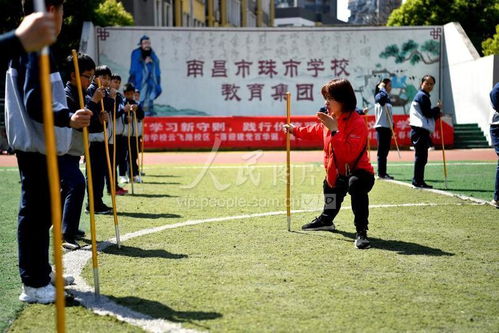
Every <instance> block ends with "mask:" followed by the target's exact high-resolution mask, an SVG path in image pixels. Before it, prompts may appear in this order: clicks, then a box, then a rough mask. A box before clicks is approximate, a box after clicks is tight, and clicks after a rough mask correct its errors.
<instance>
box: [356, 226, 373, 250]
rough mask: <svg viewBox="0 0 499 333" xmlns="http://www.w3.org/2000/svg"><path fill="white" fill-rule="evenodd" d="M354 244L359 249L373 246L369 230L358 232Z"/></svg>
mask: <svg viewBox="0 0 499 333" xmlns="http://www.w3.org/2000/svg"><path fill="white" fill-rule="evenodd" d="M354 245H355V247H356V248H358V249H368V248H370V247H371V243H370V242H369V240H368V239H367V231H365V230H364V231H362V232H358V233H357V235H356V236H355V241H354Z"/></svg>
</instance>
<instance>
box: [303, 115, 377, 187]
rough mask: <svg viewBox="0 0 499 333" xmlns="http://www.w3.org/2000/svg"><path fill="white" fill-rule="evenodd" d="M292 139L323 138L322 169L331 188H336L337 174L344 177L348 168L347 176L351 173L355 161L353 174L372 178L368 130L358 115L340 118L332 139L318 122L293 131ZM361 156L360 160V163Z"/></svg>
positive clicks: (328, 131) (329, 132) (329, 133)
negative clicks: (357, 171)
mask: <svg viewBox="0 0 499 333" xmlns="http://www.w3.org/2000/svg"><path fill="white" fill-rule="evenodd" d="M293 135H294V136H295V137H296V138H299V139H304V140H307V139H317V137H322V140H323V142H324V168H326V180H327V183H328V185H329V186H330V187H334V186H335V185H336V178H337V177H338V172H339V173H340V174H341V175H346V174H347V168H348V169H350V173H351V172H352V171H353V169H352V167H354V165H353V164H355V161H356V160H357V159H358V162H357V165H355V170H358V169H362V170H366V171H368V172H369V173H371V174H374V169H373V167H372V165H371V163H370V162H369V157H368V155H367V126H366V123H365V122H364V119H363V118H362V116H360V115H359V114H358V113H357V112H347V113H344V114H342V115H341V117H340V118H339V119H338V131H337V132H336V134H334V135H332V133H331V131H330V130H329V129H327V127H325V126H324V125H323V124H322V123H320V122H319V123H317V124H315V125H312V126H303V127H295V128H294V129H293ZM362 151H363V152H362ZM361 152H362V156H361V157H360V159H359V156H360V155H361ZM333 153H334V156H333ZM335 161H336V162H335ZM336 163H338V165H336Z"/></svg>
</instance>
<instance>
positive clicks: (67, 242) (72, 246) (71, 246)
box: [62, 238, 81, 251]
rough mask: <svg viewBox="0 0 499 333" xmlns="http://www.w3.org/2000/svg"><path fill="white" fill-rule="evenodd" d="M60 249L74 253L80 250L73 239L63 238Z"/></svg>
mask: <svg viewBox="0 0 499 333" xmlns="http://www.w3.org/2000/svg"><path fill="white" fill-rule="evenodd" d="M62 247H63V248H65V249H66V250H70V251H74V250H78V249H80V248H81V246H80V244H78V242H77V241H76V240H75V239H74V238H65V239H64V240H63V241H62Z"/></svg>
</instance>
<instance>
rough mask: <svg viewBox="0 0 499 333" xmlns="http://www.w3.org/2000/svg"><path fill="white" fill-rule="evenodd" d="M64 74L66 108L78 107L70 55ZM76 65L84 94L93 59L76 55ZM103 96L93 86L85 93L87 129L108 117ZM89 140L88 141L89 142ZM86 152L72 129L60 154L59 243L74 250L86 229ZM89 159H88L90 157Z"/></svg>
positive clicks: (95, 130) (93, 128) (78, 132)
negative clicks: (83, 168)
mask: <svg viewBox="0 0 499 333" xmlns="http://www.w3.org/2000/svg"><path fill="white" fill-rule="evenodd" d="M66 65H67V66H66V67H67V76H68V78H69V81H68V82H67V83H66V87H65V89H64V90H65V92H66V99H67V104H68V109H69V111H70V112H71V113H73V112H76V110H78V109H79V108H80V101H79V95H78V88H77V82H76V80H77V79H78V78H77V77H76V74H75V69H74V63H73V56H69V57H68V58H67V60H66ZM78 67H79V69H80V81H81V86H82V89H83V91H82V94H83V96H85V95H86V90H87V88H88V86H89V84H90V82H91V80H92V78H93V76H94V72H95V62H94V61H93V60H92V58H90V57H89V56H88V55H86V54H79V55H78ZM103 97H104V94H103V90H102V89H101V90H99V89H97V90H95V92H94V95H93V96H92V98H90V96H86V100H85V101H84V103H85V108H86V109H88V110H90V111H91V112H92V117H91V119H90V125H89V126H88V131H89V132H90V133H98V132H102V129H103V127H102V122H103V121H104V120H105V121H107V113H105V112H104V113H100V112H99V111H100V110H99V108H100V105H99V103H100V100H101V99H102V98H103ZM89 144H90V143H89ZM84 153H85V151H84V143H83V133H82V130H80V129H73V131H72V137H71V145H70V148H69V151H68V153H67V154H65V155H63V156H59V158H58V162H59V169H60V178H61V195H62V205H63V211H62V234H63V243H62V246H63V247H64V248H65V249H68V250H77V249H79V248H80V245H79V244H78V242H77V239H78V238H82V237H83V236H85V232H84V231H82V230H80V229H79V225H80V215H81V209H82V207H83V199H84V197H85V177H84V176H83V174H82V173H81V171H80V158H81V156H82V155H83V154H84ZM90 162H91V161H90Z"/></svg>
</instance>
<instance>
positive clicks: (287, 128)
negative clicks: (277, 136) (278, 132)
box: [282, 124, 295, 134]
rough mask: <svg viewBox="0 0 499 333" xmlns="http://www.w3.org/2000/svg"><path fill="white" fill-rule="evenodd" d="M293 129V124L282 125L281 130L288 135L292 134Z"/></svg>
mask: <svg viewBox="0 0 499 333" xmlns="http://www.w3.org/2000/svg"><path fill="white" fill-rule="evenodd" d="M294 128H295V126H294V125H293V124H289V125H288V124H284V125H282V130H283V131H284V133H289V134H293V129H294Z"/></svg>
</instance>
